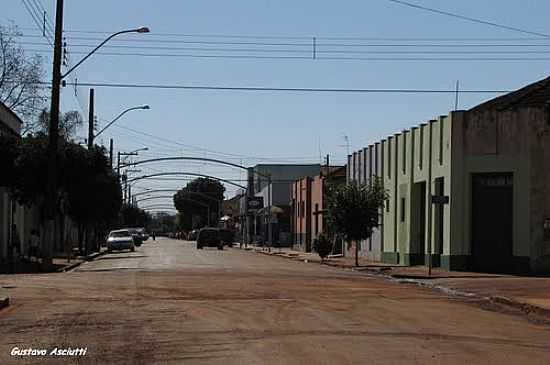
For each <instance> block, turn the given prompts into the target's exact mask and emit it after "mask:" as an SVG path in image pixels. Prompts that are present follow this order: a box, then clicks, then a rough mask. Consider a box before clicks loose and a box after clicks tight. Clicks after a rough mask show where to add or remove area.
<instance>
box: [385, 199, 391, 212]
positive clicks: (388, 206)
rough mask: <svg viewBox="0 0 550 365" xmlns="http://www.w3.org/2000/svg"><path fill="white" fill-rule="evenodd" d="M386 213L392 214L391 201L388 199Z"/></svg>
mask: <svg viewBox="0 0 550 365" xmlns="http://www.w3.org/2000/svg"><path fill="white" fill-rule="evenodd" d="M386 212H387V213H389V212H390V200H389V199H386Z"/></svg>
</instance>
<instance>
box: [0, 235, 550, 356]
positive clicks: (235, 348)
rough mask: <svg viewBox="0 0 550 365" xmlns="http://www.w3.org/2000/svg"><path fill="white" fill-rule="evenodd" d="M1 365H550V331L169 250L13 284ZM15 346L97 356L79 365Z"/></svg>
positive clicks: (321, 273)
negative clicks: (17, 353)
mask: <svg viewBox="0 0 550 365" xmlns="http://www.w3.org/2000/svg"><path fill="white" fill-rule="evenodd" d="M0 286H1V287H3V288H4V289H3V290H4V291H5V292H7V293H8V295H9V296H10V297H11V306H10V307H8V308H7V309H5V310H2V311H0V364H27V363H32V364H34V363H36V364H58V363H82V364H111V363H114V364H154V363H158V364H224V365H227V364H367V363H368V364H384V363H388V364H395V363H403V364H415V363H417V364H425V363H436V364H438V363H440V364H453V363H457V364H499V365H502V364H544V363H546V364H547V363H549V362H550V327H549V326H545V325H542V324H534V323H531V322H529V321H527V320H526V319H525V318H524V317H522V316H516V315H510V314H504V313H498V312H495V311H490V310H484V309H482V308H480V307H479V306H478V305H476V304H473V303H468V302H465V301H464V300H463V299H459V298H453V297H446V296H444V295H441V294H437V293H433V292H431V291H430V290H428V289H423V288H418V287H415V286H410V285H404V284H397V283H393V282H389V281H386V280H383V279H380V278H373V277H369V276H366V275H364V274H361V273H355V272H350V271H345V270H341V269H336V268H330V267H325V266H323V267H321V266H320V265H313V264H306V263H300V262H295V261H291V260H286V259H281V258H277V257H268V256H264V255H258V254H254V253H251V252H245V251H241V250H239V249H228V250H224V251H218V250H216V249H205V250H196V249H195V248H194V246H193V244H192V243H190V242H183V241H173V240H158V241H157V242H156V243H146V244H145V245H143V246H141V247H140V248H139V249H138V250H137V251H136V252H135V253H126V252H124V253H114V254H110V255H106V256H103V257H101V258H100V259H98V260H96V261H94V262H89V263H85V264H83V265H82V266H80V268H79V269H78V270H76V271H73V272H68V273H60V274H49V275H16V276H0ZM14 347H18V348H20V349H26V348H34V349H47V350H51V349H53V348H55V347H58V348H66V347H71V348H73V349H74V348H87V350H86V355H84V356H79V357H76V356H75V357H59V356H58V357H56V356H11V355H10V353H11V352H12V350H13V348H14Z"/></svg>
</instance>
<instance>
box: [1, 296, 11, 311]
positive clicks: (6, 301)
mask: <svg viewBox="0 0 550 365" xmlns="http://www.w3.org/2000/svg"><path fill="white" fill-rule="evenodd" d="M9 305H10V297H0V310H1V309H3V308H6V307H7V306H9Z"/></svg>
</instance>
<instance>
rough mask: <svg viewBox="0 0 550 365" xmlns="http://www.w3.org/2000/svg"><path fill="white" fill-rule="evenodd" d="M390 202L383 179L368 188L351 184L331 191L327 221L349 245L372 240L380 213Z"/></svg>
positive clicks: (329, 192)
mask: <svg viewBox="0 0 550 365" xmlns="http://www.w3.org/2000/svg"><path fill="white" fill-rule="evenodd" d="M386 199H387V192H386V191H385V190H384V188H383V185H382V181H381V180H380V179H372V180H371V182H370V183H369V184H358V183H355V182H352V183H350V184H347V185H341V186H337V187H331V188H329V189H328V199H327V210H328V221H329V223H330V224H331V225H332V226H333V229H334V230H335V231H336V232H337V233H341V234H343V235H344V237H345V238H346V240H347V241H348V242H351V241H355V242H360V240H364V239H367V238H369V237H370V236H371V235H372V232H373V230H374V229H375V228H377V227H378V221H379V215H380V209H381V208H382V207H383V206H384V202H385V200H386Z"/></svg>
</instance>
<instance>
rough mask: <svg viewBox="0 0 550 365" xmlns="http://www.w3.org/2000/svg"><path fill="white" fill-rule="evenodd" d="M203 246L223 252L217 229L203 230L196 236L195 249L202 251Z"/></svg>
mask: <svg viewBox="0 0 550 365" xmlns="http://www.w3.org/2000/svg"><path fill="white" fill-rule="evenodd" d="M204 246H207V247H217V248H218V250H223V242H222V241H221V240H220V233H219V231H218V229H217V228H203V229H201V230H200V231H199V235H198V236H197V249H199V250H200V249H202V248H203V247H204Z"/></svg>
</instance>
